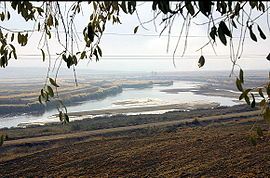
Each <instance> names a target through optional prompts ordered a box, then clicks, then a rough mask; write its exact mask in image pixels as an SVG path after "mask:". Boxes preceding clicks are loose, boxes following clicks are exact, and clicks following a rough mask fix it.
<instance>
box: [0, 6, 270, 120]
mask: <svg viewBox="0 0 270 178" xmlns="http://www.w3.org/2000/svg"><path fill="white" fill-rule="evenodd" d="M149 3H151V7H150V9H149V11H153V12H154V19H153V20H152V21H154V22H155V21H156V19H158V17H161V22H160V26H162V25H163V28H162V30H161V32H160V34H162V33H163V32H165V31H166V29H167V31H168V36H170V28H171V27H172V25H173V23H174V19H175V18H180V19H181V20H182V28H181V29H180V30H181V31H180V32H181V33H180V35H179V40H178V43H179V42H180V41H181V40H183V39H182V38H181V36H186V38H185V39H184V42H185V45H184V46H185V47H184V51H183V55H184V53H185V50H186V46H187V39H188V38H187V37H188V32H189V27H190V24H191V21H192V20H193V19H196V18H197V17H198V16H201V17H202V18H201V19H204V20H206V21H204V20H203V22H202V23H201V24H198V25H206V26H207V27H205V28H207V29H208V31H207V34H206V35H207V37H208V40H209V41H208V42H207V43H206V45H204V46H202V47H201V48H200V49H199V50H200V51H201V55H200V57H199V61H198V66H199V68H201V67H203V66H204V65H205V63H206V62H207V61H206V60H207V58H206V55H203V50H204V47H206V46H208V45H211V47H212V48H213V50H214V45H217V44H218V43H219V42H221V45H224V46H230V49H232V48H233V46H236V48H237V50H231V54H230V60H231V61H232V64H233V68H234V67H235V66H238V67H239V69H240V73H239V76H238V75H236V74H234V73H232V74H234V75H235V76H236V87H237V88H238V90H239V91H241V95H240V97H239V99H240V100H242V99H245V101H246V102H247V103H248V104H249V105H251V107H255V106H256V103H255V97H254V94H253V93H254V92H258V93H259V95H260V96H261V97H262V100H261V101H260V106H261V108H262V112H263V114H264V117H265V118H266V119H268V120H270V116H269V115H270V114H269V112H270V111H269V110H270V109H269V93H270V84H269V82H268V83H267V84H265V85H264V86H263V87H262V86H260V87H254V88H245V86H244V71H243V70H242V69H241V67H240V66H239V65H238V64H237V60H238V59H240V58H241V56H242V53H243V49H244V42H245V38H246V37H249V38H250V39H251V40H252V41H253V42H254V46H256V42H258V41H259V40H260V39H262V40H266V39H267V38H268V36H267V35H266V33H265V29H264V28H265V25H264V24H260V23H259V22H258V21H257V20H258V19H260V18H261V17H262V16H264V15H266V16H268V15H269V7H270V6H269V5H268V2H266V1H173V2H170V1H152V2H149ZM70 4H71V5H70V6H69V7H67V5H65V4H63V3H62V2H60V1H59V2H58V1H42V2H30V1H11V2H6V1H4V2H1V5H2V7H3V8H1V10H0V20H1V21H3V22H4V21H11V20H13V18H14V17H13V14H14V13H17V14H18V15H19V16H21V17H22V18H23V19H24V21H25V23H29V24H32V23H34V26H33V30H24V29H16V30H14V29H10V28H8V27H6V26H4V25H0V54H1V57H0V67H3V68H4V67H6V66H7V65H8V62H9V60H11V59H18V58H19V57H20V56H17V49H16V47H15V46H20V47H24V46H26V45H28V44H29V39H30V38H31V36H32V33H40V34H41V39H40V41H39V46H38V49H40V50H41V58H42V61H45V60H50V59H51V54H50V50H49V49H50V44H51V41H52V40H53V39H54V40H55V39H57V42H58V45H60V46H61V47H60V48H59V49H57V50H58V51H57V53H56V55H57V59H59V60H56V61H60V62H59V63H58V64H57V65H59V66H60V65H61V63H62V62H64V63H65V64H66V66H67V68H69V69H73V71H74V76H75V81H76V75H75V67H76V66H77V65H78V64H79V63H80V61H81V60H85V59H88V60H93V59H94V60H95V61H99V60H100V59H101V58H102V55H103V52H102V48H101V45H100V42H101V40H102V36H103V35H104V32H105V29H106V25H107V24H108V23H112V24H121V16H122V15H123V14H127V15H134V14H136V15H137V16H138V11H137V8H139V5H138V2H136V1H89V2H83V1H77V2H70ZM66 7H67V10H64V9H65V8H66ZM87 9H88V10H89V12H90V15H89V18H88V19H89V20H88V21H86V22H85V24H84V28H83V29H82V33H78V31H77V29H76V25H75V21H76V18H77V17H78V15H80V14H83V11H85V10H87ZM253 14H255V15H253ZM197 19H198V18H197ZM138 20H139V22H140V25H137V26H136V25H134V26H135V27H134V26H132V28H131V29H133V33H134V34H136V33H137V32H138V30H139V29H140V27H142V28H144V25H143V24H145V23H146V22H141V21H140V19H139V16H138ZM152 21H149V22H148V23H150V22H152ZM266 23H269V22H268V21H267V22H266ZM267 26H268V28H270V25H269V24H268V25H267ZM183 29H186V34H185V35H182V32H183V31H184V30H183ZM269 30H270V29H269ZM60 31H64V36H61V35H60ZM131 31H132V30H131ZM239 33H240V34H241V35H240V36H236V34H239ZM247 34H249V35H247ZM236 37H237V38H236ZM233 38H236V39H237V40H238V42H237V43H236V44H233V40H232V39H233ZM80 39H83V42H84V45H78V41H79V40H80ZM180 39H181V40H180ZM168 41H169V40H168ZM181 42H182V41H181ZM178 43H177V45H176V47H175V51H174V53H173V56H174V55H175V53H176V49H177V47H178ZM265 57H266V59H264V60H268V61H270V53H269V54H265ZM232 71H233V70H232ZM57 74H58V72H57ZM57 74H56V75H55V76H50V75H51V73H50V66H49V67H48V75H47V80H46V83H45V84H44V87H43V88H42V89H41V92H40V96H39V101H40V102H41V103H46V102H48V101H50V100H53V99H55V100H57V101H59V108H58V110H59V118H60V120H61V121H63V122H68V121H69V119H68V116H67V111H66V108H65V107H64V104H63V103H61V102H62V101H61V99H59V96H58V90H57V88H58V87H59V83H58V82H56V80H57ZM53 78H54V79H53ZM250 99H251V100H252V101H251V102H250ZM60 106H61V107H60Z"/></svg>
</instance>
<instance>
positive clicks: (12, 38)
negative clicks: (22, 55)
mask: <svg viewBox="0 0 270 178" xmlns="http://www.w3.org/2000/svg"><path fill="white" fill-rule="evenodd" d="M13 40H14V33H12V35H11V42H12V41H13Z"/></svg>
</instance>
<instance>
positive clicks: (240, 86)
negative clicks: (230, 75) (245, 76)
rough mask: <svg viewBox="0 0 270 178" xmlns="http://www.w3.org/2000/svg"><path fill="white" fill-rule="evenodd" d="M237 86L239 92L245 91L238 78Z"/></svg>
mask: <svg viewBox="0 0 270 178" xmlns="http://www.w3.org/2000/svg"><path fill="white" fill-rule="evenodd" d="M236 86H237V89H238V90H239V91H243V87H242V84H241V81H240V80H239V79H238V78H237V79H236Z"/></svg>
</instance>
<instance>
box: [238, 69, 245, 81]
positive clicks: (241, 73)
mask: <svg viewBox="0 0 270 178" xmlns="http://www.w3.org/2000/svg"><path fill="white" fill-rule="evenodd" d="M239 78H240V81H241V83H244V72H243V70H242V69H240V73H239Z"/></svg>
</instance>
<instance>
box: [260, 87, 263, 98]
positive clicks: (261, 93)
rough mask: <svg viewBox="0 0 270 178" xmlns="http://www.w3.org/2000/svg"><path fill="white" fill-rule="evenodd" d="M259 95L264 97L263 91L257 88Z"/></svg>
mask: <svg viewBox="0 0 270 178" xmlns="http://www.w3.org/2000/svg"><path fill="white" fill-rule="evenodd" d="M259 95H260V96H261V97H262V98H264V96H263V92H262V88H259Z"/></svg>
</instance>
